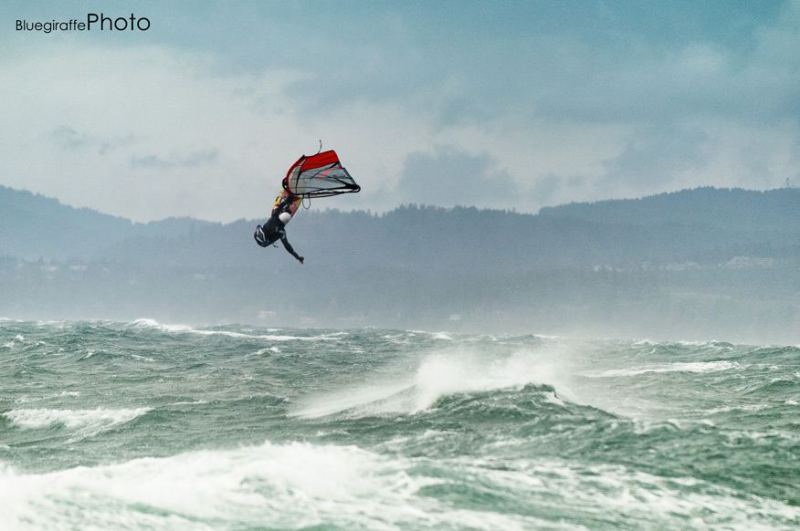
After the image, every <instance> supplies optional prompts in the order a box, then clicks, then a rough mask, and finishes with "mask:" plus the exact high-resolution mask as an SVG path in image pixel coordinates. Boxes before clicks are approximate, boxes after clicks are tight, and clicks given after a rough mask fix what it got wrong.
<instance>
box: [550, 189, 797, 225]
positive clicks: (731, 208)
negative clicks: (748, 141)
mask: <svg viewBox="0 0 800 531" xmlns="http://www.w3.org/2000/svg"><path fill="white" fill-rule="evenodd" d="M539 215H540V216H542V217H548V218H561V219H564V218H570V219H580V220H585V221H592V222H601V223H621V224H637V225H643V226H652V225H658V224H669V223H681V224H685V225H706V226H713V227H718V228H724V229H728V230H730V229H736V230H743V231H766V230H775V231H779V232H788V233H792V232H797V227H798V226H800V188H778V189H774V190H766V191H755V190H743V189H741V188H722V189H720V188H711V187H703V188H695V189H692V190H680V191H677V192H669V193H663V194H658V195H652V196H647V197H643V198H641V199H612V200H607V201H598V202H593V203H570V204H566V205H560V206H556V207H545V208H543V209H541V211H540V212H539Z"/></svg>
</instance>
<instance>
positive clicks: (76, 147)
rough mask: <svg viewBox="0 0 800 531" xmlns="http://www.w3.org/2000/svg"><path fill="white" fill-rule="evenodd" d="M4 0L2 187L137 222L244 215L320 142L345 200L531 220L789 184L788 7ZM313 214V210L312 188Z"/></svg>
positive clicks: (795, 38)
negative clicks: (535, 214)
mask: <svg viewBox="0 0 800 531" xmlns="http://www.w3.org/2000/svg"><path fill="white" fill-rule="evenodd" d="M103 8H104V10H105V11H107V12H108V13H109V14H111V13H112V12H113V14H115V15H117V14H118V15H125V16H127V15H128V14H129V13H130V12H131V11H134V12H135V13H136V14H137V15H139V16H147V17H148V18H150V19H151V21H152V25H151V29H150V30H149V31H148V32H146V33H139V34H108V33H105V34H102V33H97V32H93V33H91V34H86V33H84V34H80V33H73V34H50V35H44V34H40V33H39V34H31V33H27V34H26V33H21V32H16V31H14V29H13V28H14V25H13V21H14V20H15V19H17V18H27V19H29V20H43V21H45V20H50V19H53V18H56V19H68V18H81V17H83V16H85V13H86V12H87V11H90V10H92V9H96V7H92V6H90V5H89V4H81V3H60V4H56V5H55V6H52V5H48V3H44V2H42V3H36V2H6V3H3V4H2V6H0V20H2V21H3V24H2V30H0V52H1V53H0V116H2V117H3V123H4V126H3V127H2V128H0V160H2V163H1V164H2V165H1V166H0V184H2V185H7V186H12V187H16V188H24V189H29V190H32V191H35V192H39V193H43V194H46V195H50V196H55V197H57V198H58V199H60V200H62V201H64V202H66V203H69V204H72V205H76V206H88V207H92V208H96V209H99V210H102V211H105V212H110V213H113V214H118V215H123V216H127V217H131V218H133V219H137V220H151V219H158V218H163V217H166V216H183V215H190V216H195V217H200V218H205V219H213V220H224V221H229V220H233V219H236V218H241V217H247V218H252V217H259V216H262V215H263V214H264V213H265V211H266V209H267V208H268V203H269V201H271V198H272V197H273V196H274V193H275V192H276V190H277V188H278V186H279V180H280V178H281V177H282V175H283V174H284V172H285V169H286V167H287V166H288V165H289V164H290V163H291V162H292V161H294V160H295V159H296V158H297V156H298V155H299V154H300V153H302V152H305V153H311V152H315V151H316V149H317V141H318V139H323V140H324V142H325V146H326V147H329V148H335V149H336V150H337V151H338V152H339V154H340V156H341V157H342V159H343V161H344V163H345V165H346V166H347V167H348V169H349V170H350V171H351V173H352V174H353V175H354V176H355V177H356V178H357V179H358V180H359V182H360V183H361V185H362V188H363V192H362V193H361V194H359V195H358V196H357V197H339V198H333V199H330V200H326V201H325V203H324V206H326V207H327V206H329V207H336V208H344V209H349V208H371V209H377V210H383V209H388V208H392V207H394V206H396V205H398V204H400V203H408V202H413V203H418V204H438V205H443V206H450V205H454V204H475V205H478V206H488V207H495V208H516V209H517V210H523V211H536V210H538V208H540V207H541V206H544V205H550V204H556V203H560V202H566V201H580V200H592V199H602V198H607V197H634V196H641V195H645V194H650V193H656V192H661V191H667V190H675V189H679V188H683V187H694V186H702V185H716V186H742V187H747V188H759V189H760V188H770V187H776V186H780V185H782V184H783V182H784V181H785V179H786V178H791V179H793V180H794V181H795V182H798V181H800V173H799V172H800V170H798V168H800V129H799V128H798V125H799V124H798V118H800V76H798V72H800V52H798V50H800V2H769V3H752V2H733V1H731V2H705V3H696V2H652V3H646V2H544V3H539V2H502V3H494V2H491V3H490V2H481V3H477V2H474V3H472V2H435V3H430V2H420V3H417V2H402V3H398V2H392V3H383V2H352V3H348V2H346V3H341V2H331V3H327V2H311V3H302V2H298V3H283V2H280V3H269V4H266V3H262V2H241V3H228V2H224V3H223V2H205V3H201V4H197V3H194V2H192V3H188V2H186V3H183V2H178V3H175V2H169V3H160V2H158V3H156V2H136V3H135V4H134V3H131V4H130V5H126V4H125V3H124V2H118V3H114V4H108V5H104V6H103ZM319 205H320V206H321V205H323V203H322V201H320V202H319Z"/></svg>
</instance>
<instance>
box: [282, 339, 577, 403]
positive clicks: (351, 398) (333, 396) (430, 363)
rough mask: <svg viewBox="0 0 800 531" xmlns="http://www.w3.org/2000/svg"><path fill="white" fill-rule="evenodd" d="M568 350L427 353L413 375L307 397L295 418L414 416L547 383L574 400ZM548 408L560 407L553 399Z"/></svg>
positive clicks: (375, 380)
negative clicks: (464, 398)
mask: <svg viewBox="0 0 800 531" xmlns="http://www.w3.org/2000/svg"><path fill="white" fill-rule="evenodd" d="M565 353H566V350H565V349H564V348H563V347H561V346H559V347H549V348H539V349H536V350H535V351H531V350H524V351H517V352H515V353H513V354H511V355H502V356H492V355H491V354H488V353H483V352H479V351H473V350H469V349H463V348H453V349H450V350H447V351H442V352H437V353H433V354H429V355H428V356H426V357H424V358H423V359H422V360H421V361H420V363H419V365H418V366H417V368H416V370H415V371H414V373H413V374H411V375H409V374H396V375H394V376H380V377H376V379H374V380H373V381H371V382H370V383H368V384H367V385H359V386H356V387H350V388H345V389H341V390H338V391H334V392H331V393H324V394H322V395H317V396H312V397H308V398H306V399H304V400H300V401H299V402H298V407H297V409H296V410H295V411H294V412H293V414H294V415H297V416H301V417H307V418H316V417H321V416H326V415H332V414H335V413H341V412H345V411H348V410H354V411H353V412H354V413H355V414H356V415H358V416H362V415H365V414H383V413H407V414H409V413H415V412H419V411H422V410H425V409H428V408H430V407H431V406H433V404H435V403H436V401H437V400H438V399H439V398H441V397H443V396H446V395H450V394H455V393H469V392H478V391H489V390H493V389H503V388H508V387H520V386H523V385H526V384H529V383H533V384H548V385H552V386H555V387H557V388H558V393H559V394H560V395H563V396H565V397H566V398H568V399H569V400H571V401H574V400H575V398H574V395H573V393H572V392H571V391H570V387H571V385H570V383H569V375H568V371H566V370H565V365H566V363H567V361H566V359H565V356H564V355H565ZM549 401H550V402H551V403H554V404H560V405H563V402H560V398H558V397H557V396H555V395H553V396H552V397H551V398H550V400H549Z"/></svg>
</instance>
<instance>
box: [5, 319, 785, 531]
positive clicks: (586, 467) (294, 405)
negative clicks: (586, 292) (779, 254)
mask: <svg viewBox="0 0 800 531" xmlns="http://www.w3.org/2000/svg"><path fill="white" fill-rule="evenodd" d="M799 354H800V348H798V347H796V346H745V345H735V344H731V343H724V342H694V343H679V342H673V343H663V342H649V341H639V342H633V341H616V340H574V339H569V338H561V337H545V336H535V335H527V336H488V335H465V334H446V333H431V332H423V331H401V330H380V329H354V330H344V331H341V330H340V331H337V330H297V329H267V328H253V327H241V326H225V327H213V328H192V327H189V326H179V325H164V324H159V323H158V322H156V321H153V320H138V321H135V322H130V323H116V322H18V321H8V320H6V321H2V322H0V500H2V501H1V502H0V504H1V505H2V510H0V527H2V528H3V529H27V528H47V529H60V528H63V529H69V528H81V529H92V528H126V527H136V528H149V529H210V528H222V529H243V528H251V527H259V526H265V525H266V526H269V527H277V528H298V527H307V526H323V527H326V528H338V529H365V528H370V529H376V528H377V529H393V528H397V527H400V528H411V529H413V528H422V527H431V526H435V527H441V528H479V529H523V528H541V527H544V528H581V527H616V526H620V525H624V526H635V527H673V528H675V527H687V526H705V525H719V526H723V527H741V528H745V527H746V528H792V527H796V526H797V525H800V496H799V495H798V493H800V488H798V487H800V480H798V479H797V478H799V477H800V424H798V421H797V419H798V411H799V410H798V408H800V405H799V404H800V362H798V355H799Z"/></svg>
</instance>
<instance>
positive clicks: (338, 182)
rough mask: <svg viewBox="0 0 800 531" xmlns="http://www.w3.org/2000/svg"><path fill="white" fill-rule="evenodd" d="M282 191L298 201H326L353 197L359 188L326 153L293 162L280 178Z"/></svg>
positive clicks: (337, 159)
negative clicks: (332, 197) (321, 198)
mask: <svg viewBox="0 0 800 531" xmlns="http://www.w3.org/2000/svg"><path fill="white" fill-rule="evenodd" d="M283 189H284V190H286V191H288V192H290V193H292V194H294V195H299V196H302V197H329V196H332V195H339V194H349V193H355V192H358V191H360V190H361V187H360V186H359V185H358V184H356V182H355V180H353V177H352V176H351V175H350V174H349V173H348V172H347V170H346V169H344V168H343V167H342V163H341V162H340V161H339V157H338V156H337V155H336V152H335V151H333V150H330V151H323V152H322V153H317V154H316V155H311V156H309V157H307V156H305V155H303V156H302V157H300V158H299V159H297V162H295V163H294V164H292V166H291V167H290V168H289V171H287V172H286V177H284V178H283Z"/></svg>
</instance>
